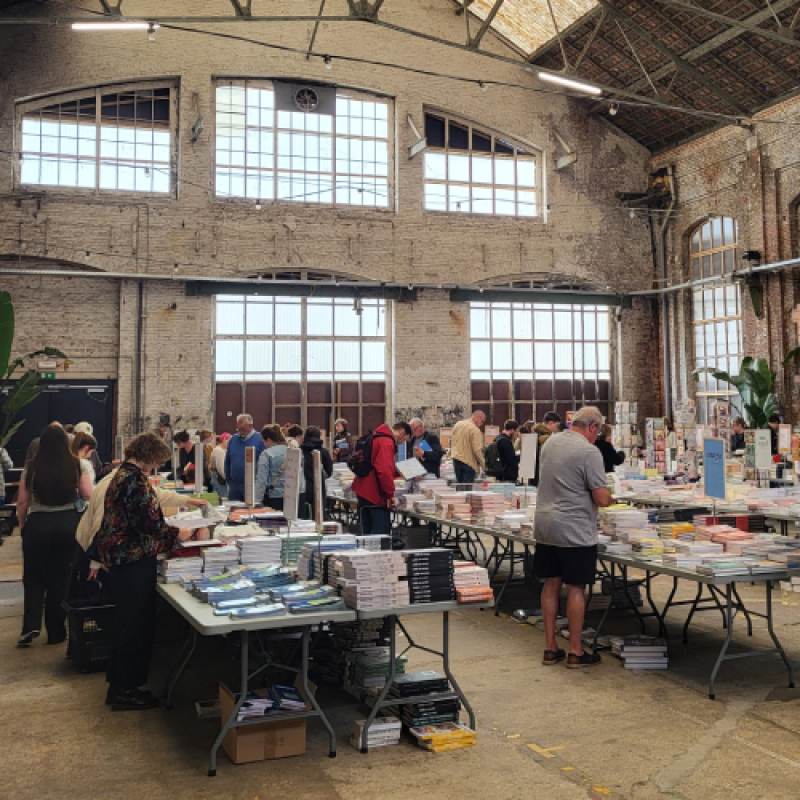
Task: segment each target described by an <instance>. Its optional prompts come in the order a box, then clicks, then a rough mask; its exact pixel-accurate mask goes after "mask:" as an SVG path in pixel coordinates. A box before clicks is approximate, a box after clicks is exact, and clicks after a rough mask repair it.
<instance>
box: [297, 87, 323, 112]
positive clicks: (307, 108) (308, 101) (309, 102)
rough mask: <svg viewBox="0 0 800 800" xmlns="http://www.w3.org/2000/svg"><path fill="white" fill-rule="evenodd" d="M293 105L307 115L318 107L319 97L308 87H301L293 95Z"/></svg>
mask: <svg viewBox="0 0 800 800" xmlns="http://www.w3.org/2000/svg"><path fill="white" fill-rule="evenodd" d="M294 104H295V105H296V106H297V107H298V108H299V109H300V110H301V111H303V112H305V113H306V114H308V113H309V112H311V111H316V110H317V108H318V106H319V95H317V93H316V92H315V91H314V90H313V89H312V88H311V87H310V86H303V87H302V88H301V89H298V90H297V91H296V92H295V93H294Z"/></svg>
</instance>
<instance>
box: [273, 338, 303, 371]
mask: <svg viewBox="0 0 800 800" xmlns="http://www.w3.org/2000/svg"><path fill="white" fill-rule="evenodd" d="M302 357H303V354H302V351H301V346H300V342H287V341H280V340H278V341H276V342H275V372H281V373H299V372H300V365H301V364H302Z"/></svg>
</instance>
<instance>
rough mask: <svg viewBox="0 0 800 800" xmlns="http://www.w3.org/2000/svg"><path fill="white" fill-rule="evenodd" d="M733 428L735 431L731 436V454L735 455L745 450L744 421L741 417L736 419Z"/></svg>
mask: <svg viewBox="0 0 800 800" xmlns="http://www.w3.org/2000/svg"><path fill="white" fill-rule="evenodd" d="M731 427H732V429H733V436H731V452H732V453H735V452H736V451H737V450H744V449H745V442H744V420H743V419H742V418H741V417H736V419H735V420H734V421H733V423H732V424H731Z"/></svg>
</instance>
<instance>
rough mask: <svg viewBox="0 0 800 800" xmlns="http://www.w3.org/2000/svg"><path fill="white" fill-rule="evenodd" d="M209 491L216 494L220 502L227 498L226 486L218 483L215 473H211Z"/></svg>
mask: <svg viewBox="0 0 800 800" xmlns="http://www.w3.org/2000/svg"><path fill="white" fill-rule="evenodd" d="M211 489H212V490H213V491H215V492H216V493H217V497H219V499H220V500H224V499H225V498H226V497H227V496H228V484H227V483H220V482H219V478H218V477H217V473H216V472H212V473H211Z"/></svg>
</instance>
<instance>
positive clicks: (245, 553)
mask: <svg viewBox="0 0 800 800" xmlns="http://www.w3.org/2000/svg"><path fill="white" fill-rule="evenodd" d="M236 547H237V548H238V550H239V563H240V564H280V563H281V540H280V539H278V538H277V537H276V536H250V537H248V538H247V539H240V540H239V541H238V542H236Z"/></svg>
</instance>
